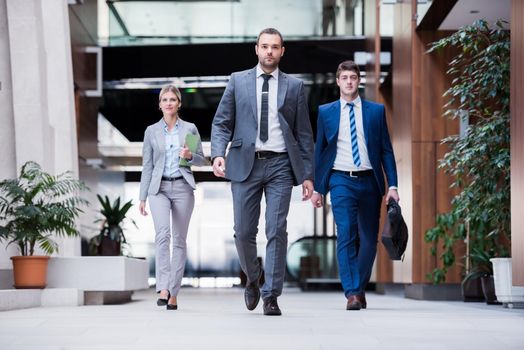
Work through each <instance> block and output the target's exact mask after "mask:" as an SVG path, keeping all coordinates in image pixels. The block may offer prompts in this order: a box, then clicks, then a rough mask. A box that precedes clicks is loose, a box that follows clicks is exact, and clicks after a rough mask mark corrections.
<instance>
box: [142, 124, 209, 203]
mask: <svg viewBox="0 0 524 350" xmlns="http://www.w3.org/2000/svg"><path fill="white" fill-rule="evenodd" d="M178 128H179V129H178V136H179V140H180V144H181V145H183V144H184V143H185V139H186V135H187V134H193V135H198V137H199V138H200V135H199V134H198V130H197V128H196V126H195V124H193V123H188V122H186V121H183V120H182V119H180V118H178ZM165 145H166V141H165V137H164V122H163V121H162V119H161V120H160V121H158V122H157V123H155V124H153V125H149V126H148V127H147V129H146V132H145V135H144V146H143V148H142V165H143V169H142V176H141V178H140V200H141V201H145V200H146V198H147V195H149V194H153V195H154V194H157V193H158V190H159V188H160V181H161V180H162V173H163V172H164V163H165V152H166V151H165V149H166V147H165ZM204 162H205V159H204V153H203V152H202V142H199V143H198V149H197V152H196V153H193V159H192V160H191V164H193V165H203V164H204ZM180 172H181V173H182V176H183V177H184V179H185V180H186V181H187V183H188V184H189V185H190V186H191V187H192V188H193V189H195V188H196V186H195V178H194V177H193V173H192V172H191V168H189V167H180Z"/></svg>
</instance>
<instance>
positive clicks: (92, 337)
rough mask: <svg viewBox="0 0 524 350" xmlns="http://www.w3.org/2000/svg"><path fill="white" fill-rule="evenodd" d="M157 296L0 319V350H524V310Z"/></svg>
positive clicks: (297, 295)
mask: <svg viewBox="0 0 524 350" xmlns="http://www.w3.org/2000/svg"><path fill="white" fill-rule="evenodd" d="M155 299H156V295H155V293H154V291H153V290H152V289H150V290H147V291H143V292H139V293H137V294H135V296H134V302H131V303H129V304H124V305H109V306H83V307H56V308H34V309H25V310H16V311H7V312H2V313H0V349H2V350H11V349H17V350H18V349H95V348H96V349H126V350H127V349H166V348H173V349H192V350H193V349H246V348H249V349H250V350H251V349H264V350H267V349H329V350H331V349H403V350H405V349H461V350H462V349H495V348H496V349H522V344H524V333H523V332H522V330H523V329H524V310H510V309H503V308H502V307H501V306H488V305H486V304H482V303H463V302H431V301H416V300H410V299H405V298H403V297H402V296H389V295H385V296H384V295H377V294H374V293H368V295H367V299H368V309H367V310H361V311H346V310H345V299H344V297H343V296H342V294H341V293H338V292H332V293H328V292H319V293H313V292H307V293H304V292H300V291H299V290H298V289H291V288H288V289H285V290H284V294H283V295H282V296H281V297H280V298H279V304H280V307H281V309H282V311H283V316H282V317H266V316H263V315H262V308H261V305H259V306H258V307H257V309H256V310H255V311H252V312H249V311H247V310H246V309H245V306H244V301H243V291H242V289H240V288H231V289H194V288H183V289H182V290H181V292H180V295H179V299H178V304H179V309H178V310H177V311H167V310H165V309H164V308H162V307H157V306H156V304H155Z"/></svg>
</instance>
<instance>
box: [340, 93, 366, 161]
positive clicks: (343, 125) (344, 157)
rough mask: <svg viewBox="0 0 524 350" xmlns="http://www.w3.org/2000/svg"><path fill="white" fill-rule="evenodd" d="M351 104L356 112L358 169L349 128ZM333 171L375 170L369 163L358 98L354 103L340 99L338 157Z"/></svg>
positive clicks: (360, 102)
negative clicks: (350, 103) (354, 159)
mask: <svg viewBox="0 0 524 350" xmlns="http://www.w3.org/2000/svg"><path fill="white" fill-rule="evenodd" d="M349 102H353V103H354V106H353V111H354V112H355V123H356V127H357V143H358V153H359V155H360V166H359V167H357V166H356V165H355V163H354V161H353V150H352V149H351V131H350V128H349V106H348V105H347V104H348V103H349ZM333 169H335V170H341V171H362V170H370V169H373V167H372V166H371V162H370V161H369V156H368V149H367V147H366V137H365V134H364V121H363V119H362V100H361V99H360V96H357V98H356V99H354V100H353V101H345V100H344V99H342V98H340V124H339V128H338V140H337V156H336V157H335V163H334V165H333Z"/></svg>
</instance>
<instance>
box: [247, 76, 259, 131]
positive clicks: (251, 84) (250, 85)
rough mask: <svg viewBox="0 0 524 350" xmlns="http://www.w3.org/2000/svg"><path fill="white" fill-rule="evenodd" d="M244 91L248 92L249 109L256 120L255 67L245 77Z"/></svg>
mask: <svg viewBox="0 0 524 350" xmlns="http://www.w3.org/2000/svg"><path fill="white" fill-rule="evenodd" d="M245 84H246V91H247V93H248V97H249V102H250V103H251V109H252V110H253V117H254V118H255V121H257V74H256V67H255V68H253V69H251V70H250V71H249V72H248V73H247V75H246V79H245Z"/></svg>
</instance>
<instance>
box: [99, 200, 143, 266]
mask: <svg viewBox="0 0 524 350" xmlns="http://www.w3.org/2000/svg"><path fill="white" fill-rule="evenodd" d="M97 198H98V201H99V202H100V205H101V206H102V208H101V209H100V213H101V214H102V215H103V217H104V218H103V219H99V220H97V221H96V222H102V227H101V229H100V233H99V234H98V235H96V236H95V237H93V238H92V239H91V240H90V242H89V245H90V252H91V254H92V255H109V256H113V255H122V244H125V243H126V236H125V235H124V228H123V224H124V220H125V219H126V218H127V212H128V211H129V209H131V207H132V206H133V203H132V201H131V200H130V201H129V202H127V203H124V204H123V205H122V206H121V205H120V197H118V198H117V199H115V201H114V202H113V204H112V205H111V203H110V201H109V197H108V196H104V197H101V196H100V195H97ZM129 220H130V221H131V222H132V223H133V225H135V227H136V223H135V221H134V220H133V219H129Z"/></svg>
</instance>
